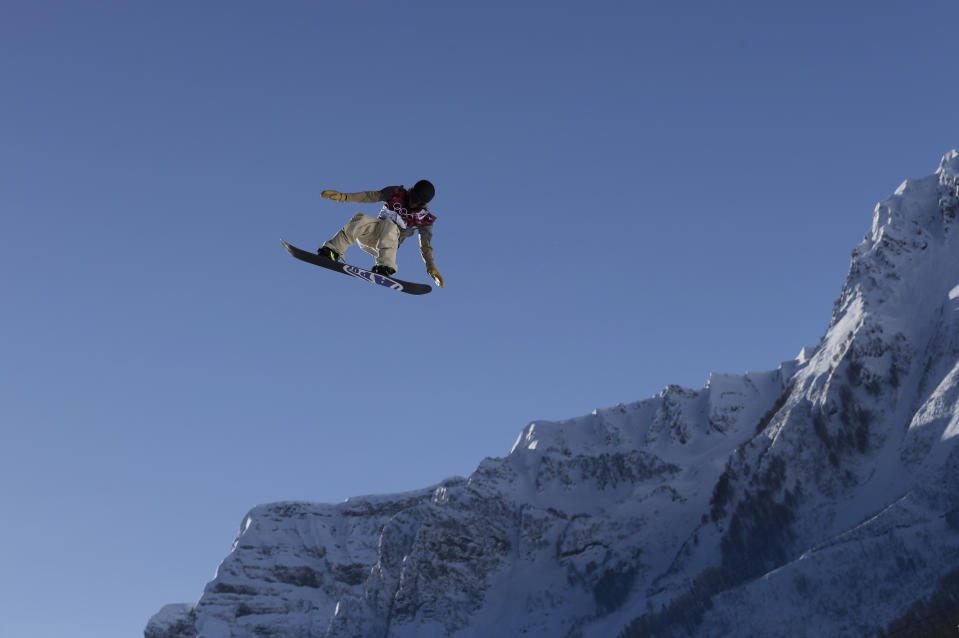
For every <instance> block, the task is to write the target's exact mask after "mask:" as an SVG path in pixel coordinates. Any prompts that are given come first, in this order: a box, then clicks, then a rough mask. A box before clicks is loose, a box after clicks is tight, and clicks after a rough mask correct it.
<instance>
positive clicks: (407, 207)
mask: <svg viewBox="0 0 959 638" xmlns="http://www.w3.org/2000/svg"><path fill="white" fill-rule="evenodd" d="M435 193H436V189H435V188H434V187H433V184H431V183H430V182H428V181H426V180H425V179H424V180H420V181H418V182H416V184H414V185H413V188H411V189H409V190H407V189H406V188H404V187H403V186H387V187H386V188H381V189H380V190H378V191H360V192H358V193H341V192H339V191H334V190H325V191H323V192H322V193H320V196H321V197H325V198H326V199H332V200H334V201H337V202H340V203H343V202H352V203H358V204H373V203H376V202H383V207H382V208H381V209H380V212H379V215H377V216H376V217H373V216H371V215H366V214H364V213H357V214H356V215H354V216H353V218H352V219H351V220H350V221H349V222H348V223H347V224H346V226H344V227H343V228H342V229H341V230H340V232H338V233H336V235H334V236H333V238H332V239H330V240H329V241H327V242H326V243H325V244H323V246H322V247H321V248H320V249H319V250H318V251H317V254H319V255H320V256H321V257H326V258H327V259H331V260H333V261H338V260H339V259H340V258H342V257H343V254H344V253H345V252H346V249H347V248H349V247H350V246H352V245H353V244H354V243H356V244H359V246H360V248H362V249H363V250H365V251H366V252H368V253H369V254H371V255H373V256H374V257H375V258H376V265H375V266H373V268H372V272H374V273H376V274H378V275H384V276H386V277H389V276H391V275H392V274H393V273H395V272H396V249H397V248H399V246H400V244H402V243H403V241H404V240H406V239H407V238H409V237H412V235H413V233H414V232H415V231H417V230H418V231H419V232H420V254H421V255H422V256H423V261H424V262H425V263H426V272H427V273H428V274H429V276H430V277H431V278H432V279H433V281H434V282H436V285H437V286H439V287H440V288H442V287H443V285H444V282H443V277H442V276H441V275H440V273H439V271H438V270H437V269H436V263H435V262H434V261H433V247H432V245H431V241H432V239H433V222H435V221H436V216H435V215H433V214H432V213H430V211H429V209H428V208H427V207H426V205H427V204H428V203H429V202H430V201H431V200H432V199H433V196H434V195H435Z"/></svg>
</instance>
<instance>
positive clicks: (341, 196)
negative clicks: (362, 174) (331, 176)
mask: <svg viewBox="0 0 959 638" xmlns="http://www.w3.org/2000/svg"><path fill="white" fill-rule="evenodd" d="M397 188H399V187H398V186H387V187H386V188H381V189H380V190H378V191H360V192H358V193H341V192H340V191H323V192H322V193H320V197H325V198H326V199H332V200H334V201H337V202H340V203H343V202H352V203H354V204H375V203H376V202H385V201H386V200H388V199H389V198H390V195H392V194H393V191H395V190H396V189H397Z"/></svg>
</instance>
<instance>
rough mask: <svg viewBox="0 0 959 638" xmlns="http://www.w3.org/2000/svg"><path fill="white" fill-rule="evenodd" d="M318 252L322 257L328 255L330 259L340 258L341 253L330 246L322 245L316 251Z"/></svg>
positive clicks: (336, 259) (337, 259)
mask: <svg viewBox="0 0 959 638" xmlns="http://www.w3.org/2000/svg"><path fill="white" fill-rule="evenodd" d="M316 254H317V255H319V256H320V257H326V258H327V259H329V260H330V261H339V260H340V253H338V252H336V251H335V250H333V249H332V248H328V247H327V246H323V247H321V248H320V249H319V250H317V251H316Z"/></svg>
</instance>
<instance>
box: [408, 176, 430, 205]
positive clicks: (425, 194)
mask: <svg viewBox="0 0 959 638" xmlns="http://www.w3.org/2000/svg"><path fill="white" fill-rule="evenodd" d="M434 195H436V189H435V188H433V184H431V183H430V182H428V181H426V180H425V179H421V180H420V181H418V182H416V183H415V184H413V188H411V189H410V198H411V199H415V200H416V201H417V202H419V203H420V204H429V203H430V200H432V199H433V196H434Z"/></svg>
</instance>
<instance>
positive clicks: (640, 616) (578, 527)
mask: <svg viewBox="0 0 959 638" xmlns="http://www.w3.org/2000/svg"><path fill="white" fill-rule="evenodd" d="M957 212H959V152H956V151H952V152H951V153H949V154H948V155H946V156H945V157H944V158H943V160H942V163H941V164H940V167H939V170H938V171H937V172H936V173H935V174H934V175H931V176H928V177H925V178H921V179H914V180H907V181H906V182H904V183H903V184H902V186H900V187H899V189H897V190H896V192H895V193H894V194H893V195H892V196H891V197H890V198H888V199H886V200H884V201H883V202H880V203H879V204H878V205H877V207H876V210H875V215H874V220H873V224H872V228H871V231H870V233H869V234H867V235H866V237H865V238H864V239H863V242H862V243H861V244H860V245H859V246H858V247H857V248H856V249H855V251H854V252H853V257H852V263H851V266H850V271H849V276H848V278H847V281H846V284H845V285H844V287H843V290H842V293H841V295H840V297H839V299H838V300H837V302H836V306H835V310H834V313H833V317H832V320H831V322H830V326H829V329H828V331H827V333H826V335H825V336H824V337H823V340H822V342H821V343H820V344H819V345H818V346H817V347H815V348H805V349H803V351H802V352H801V353H800V355H799V356H798V357H797V358H796V359H795V360H793V361H788V362H786V363H783V364H782V365H780V366H779V367H778V368H777V369H775V370H772V371H767V372H751V373H747V374H745V375H732V374H713V375H712V376H711V377H710V379H709V381H708V382H707V384H706V385H705V387H703V388H701V389H699V390H690V389H685V388H680V387H678V386H669V387H667V388H666V389H665V390H664V391H663V392H662V393H660V394H659V395H658V396H656V397H653V398H650V399H647V400H645V401H640V402H637V403H631V404H623V405H619V406H615V407H613V408H608V409H602V410H596V411H594V412H593V413H592V414H590V415H586V416H583V417H579V418H575V419H570V420H568V421H561V422H539V421H538V422H534V423H531V424H529V425H528V426H527V427H526V428H525V429H524V430H523V432H522V433H521V434H520V435H519V437H518V439H517V441H516V443H515V444H514V445H513V448H512V449H511V451H510V452H509V454H508V455H507V456H506V457H504V458H497V459H486V460H484V461H483V462H482V463H481V464H480V465H479V467H478V468H477V469H476V471H475V472H474V473H473V474H472V475H470V476H469V477H468V478H466V479H463V478H451V479H447V480H445V481H443V482H442V483H440V484H438V485H436V486H433V487H430V488H427V489H424V490H420V491H416V492H410V493H405V494H397V495H386V496H370V497H361V498H356V499H349V500H348V501H346V502H344V503H340V504H337V505H318V504H309V503H275V504H271V505H264V506H260V507H257V508H254V509H253V510H252V511H251V512H250V513H249V514H248V515H247V516H246V517H245V518H244V521H243V523H242V525H241V528H240V532H239V534H238V536H237V539H236V542H235V543H234V546H233V550H232V551H231V553H230V554H229V555H228V556H227V558H226V559H225V560H224V561H223V563H222V564H221V565H220V568H219V569H218V571H217V574H216V577H215V578H214V579H213V581H211V582H210V583H209V584H208V585H207V587H206V589H205V591H204V593H203V596H202V597H201V598H200V600H199V601H198V603H197V604H196V605H170V606H167V607H164V608H163V609H162V610H161V612H160V613H158V614H157V615H156V616H154V618H153V619H151V621H150V623H149V625H148V626H147V630H146V634H145V635H146V637H147V638H186V637H188V636H203V637H205V638H226V637H230V638H244V637H253V636H270V635H275V636H285V637H307V636H310V637H315V636H326V637H336V636H364V637H369V636H384V637H387V636H388V637H391V638H404V637H412V636H418V637H421V636H455V637H457V638H473V637H476V638H478V637H480V636H490V635H499V636H517V635H525V636H542V637H546V636H549V637H558V636H568V637H571V638H572V637H584V638H585V637H596V638H598V637H608V636H623V637H632V636H725V635H731V634H735V635H756V636H760V635H761V636H796V635H808V636H821V635H834V636H844V635H849V636H860V635H876V634H879V633H881V632H883V631H884V630H885V629H886V628H887V627H891V626H897V627H898V626H902V623H903V622H906V621H904V620H901V619H908V623H907V625H906V626H908V627H910V628H912V629H916V628H917V627H918V628H919V629H920V630H921V629H923V628H926V629H929V628H934V627H938V626H945V625H944V624H943V623H944V622H945V621H946V620H948V618H947V616H948V614H950V613H957V612H959V605H957V606H955V607H950V605H951V604H952V603H951V602H950V601H953V602H954V600H955V599H954V598H952V597H951V594H950V593H949V591H950V587H949V586H948V584H950V583H954V582H959V452H957V447H956V442H957V441H959V436H957V435H959V246H957V244H956V241H955V237H954V235H955V232H954V227H955V224H956V215H957ZM897 622H899V623H900V624H899V625H895V623H897ZM909 623H911V624H909ZM917 623H918V624H917ZM923 623H925V624H923ZM937 623H938V624H937Z"/></svg>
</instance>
